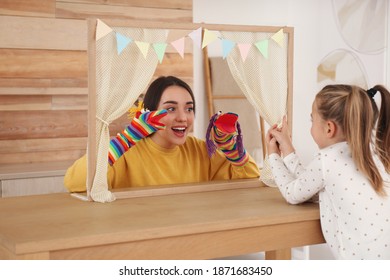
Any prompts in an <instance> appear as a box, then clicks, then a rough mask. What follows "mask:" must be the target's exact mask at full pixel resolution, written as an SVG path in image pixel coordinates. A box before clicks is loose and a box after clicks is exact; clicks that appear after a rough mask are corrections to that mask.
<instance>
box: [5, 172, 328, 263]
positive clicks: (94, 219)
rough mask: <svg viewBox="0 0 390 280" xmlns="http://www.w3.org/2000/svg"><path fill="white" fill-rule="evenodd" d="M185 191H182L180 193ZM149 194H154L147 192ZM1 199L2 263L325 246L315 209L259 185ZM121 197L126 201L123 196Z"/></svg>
mask: <svg viewBox="0 0 390 280" xmlns="http://www.w3.org/2000/svg"><path fill="white" fill-rule="evenodd" d="M178 190H180V191H178ZM145 193H148V195H146V194H145ZM150 193H153V190H151V192H144V191H139V190H138V192H137V190H136V191H131V190H126V191H124V190H121V191H120V192H117V193H116V195H117V197H119V198H118V199H117V200H116V201H114V202H112V203H97V202H85V201H81V200H78V199H76V198H74V197H72V196H70V195H69V194H67V193H63V194H50V195H38V196H26V197H14V198H2V199H0V259H210V258H221V257H227V256H235V255H241V254H247V253H254V252H261V251H266V258H267V259H288V258H290V257H291V253H290V252H291V250H290V249H289V248H292V247H300V246H304V245H311V244H318V243H323V242H325V241H324V238H323V235H322V232H321V227H320V220H319V219H320V215H319V208H318V205H317V204H312V203H306V204H302V205H289V204H287V203H286V202H285V201H284V199H283V198H282V196H281V195H280V193H279V191H278V189H275V188H269V187H264V186H261V183H260V182H259V181H258V180H255V181H254V180H245V182H242V181H231V182H219V183H211V184H210V183H209V184H199V185H192V186H191V185H186V186H183V187H181V188H177V187H176V188H173V187H162V188H157V189H154V193H153V195H152V196H149V195H150ZM120 198H121V199H120Z"/></svg>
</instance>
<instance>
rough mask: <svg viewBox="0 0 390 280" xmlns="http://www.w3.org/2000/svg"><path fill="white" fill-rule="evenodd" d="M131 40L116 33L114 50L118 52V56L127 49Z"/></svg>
mask: <svg viewBox="0 0 390 280" xmlns="http://www.w3.org/2000/svg"><path fill="white" fill-rule="evenodd" d="M132 41H133V40H132V39H130V38H128V37H126V36H124V35H122V34H120V33H118V32H116V49H117V51H118V54H121V52H122V51H123V50H124V49H125V48H126V47H127V45H128V44H130V43H131V42H132Z"/></svg>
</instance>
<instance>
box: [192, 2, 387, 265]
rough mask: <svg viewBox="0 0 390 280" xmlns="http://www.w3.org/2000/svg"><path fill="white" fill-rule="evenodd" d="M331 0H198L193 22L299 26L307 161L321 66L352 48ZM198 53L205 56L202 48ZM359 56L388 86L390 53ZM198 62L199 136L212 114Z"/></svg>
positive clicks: (300, 113) (299, 121) (296, 134)
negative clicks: (334, 54)
mask: <svg viewBox="0 0 390 280" xmlns="http://www.w3.org/2000/svg"><path fill="white" fill-rule="evenodd" d="M332 3H333V1H332V0H275V1H269V0H241V1H235V0H213V1H209V0H193V18H194V22H205V23H215V24H241V25H273V26H292V27H294V35H295V38H294V75H293V76H294V78H293V83H294V84H293V88H294V90H293V142H294V144H295V148H296V150H297V152H298V154H299V155H300V156H301V159H302V161H303V162H308V161H309V160H310V159H311V157H312V155H313V154H314V152H315V151H316V150H317V147H316V145H315V143H314V141H313V140H312V138H311V136H310V126H311V122H310V113H311V104H312V102H313V99H314V96H315V94H316V93H317V92H318V91H319V89H320V88H319V85H318V84H317V66H318V64H319V62H320V61H321V60H322V58H323V57H324V56H326V55H327V54H328V53H329V52H330V51H332V50H334V49H340V48H341V49H350V48H349V46H348V45H347V44H346V43H345V42H344V40H343V38H342V37H341V36H340V34H339V32H338V29H337V24H336V22H335V20H334V16H333V4H332ZM389 6H390V5H389ZM389 10H390V7H389ZM357 32H358V30H357ZM389 32H390V31H388V32H387V33H389ZM388 37H390V36H388ZM389 41H390V38H388V39H387V42H389ZM195 55H196V56H198V55H199V56H200V55H201V54H200V51H199V53H196V54H195ZM357 56H358V57H359V58H360V60H361V61H362V62H363V64H364V65H365V67H366V69H367V75H368V85H369V86H373V85H374V84H377V83H379V84H385V85H386V84H387V86H389V83H390V73H389V71H390V55H387V57H386V55H385V53H384V52H382V53H379V54H376V55H363V54H357ZM195 61H197V59H196V60H195ZM198 61H199V60H198ZM194 67H195V68H194V73H195V82H194V91H195V93H196V98H197V103H198V104H197V108H198V110H197V126H196V127H195V135H196V136H198V137H200V138H202V137H203V135H204V130H205V127H206V125H207V123H208V117H207V112H206V110H205V111H204V112H202V111H201V110H200V108H207V106H206V102H205V98H204V97H205V93H204V86H203V74H202V66H201V64H200V62H198V63H196V62H195V66H194ZM310 251H311V255H312V257H313V258H331V255H330V253H329V251H328V250H327V248H326V246H315V247H311V250H310Z"/></svg>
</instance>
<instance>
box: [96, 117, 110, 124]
mask: <svg viewBox="0 0 390 280" xmlns="http://www.w3.org/2000/svg"><path fill="white" fill-rule="evenodd" d="M96 119H98V120H99V121H101V122H102V123H103V124H105V125H106V126H109V125H110V124H109V123H108V122H106V121H105V120H103V119H102V118H100V117H98V116H96Z"/></svg>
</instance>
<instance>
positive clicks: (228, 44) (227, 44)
mask: <svg viewBox="0 0 390 280" xmlns="http://www.w3.org/2000/svg"><path fill="white" fill-rule="evenodd" d="M235 45H236V43H235V42H233V41H230V40H227V39H222V52H223V59H225V58H226V57H227V56H228V55H229V53H230V52H231V51H232V49H233V48H234V46H235Z"/></svg>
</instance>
